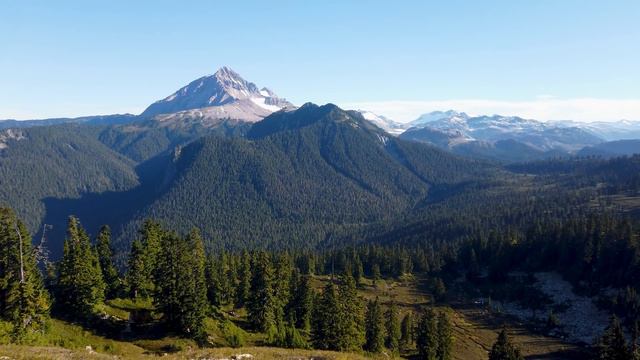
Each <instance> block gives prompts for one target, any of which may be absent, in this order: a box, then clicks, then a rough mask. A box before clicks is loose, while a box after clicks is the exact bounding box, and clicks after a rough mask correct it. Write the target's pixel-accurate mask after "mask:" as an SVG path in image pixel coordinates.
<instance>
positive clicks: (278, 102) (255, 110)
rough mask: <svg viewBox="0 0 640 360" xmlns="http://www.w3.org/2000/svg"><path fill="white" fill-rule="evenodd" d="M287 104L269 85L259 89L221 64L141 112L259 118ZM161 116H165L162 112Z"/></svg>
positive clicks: (147, 113) (146, 113) (151, 115)
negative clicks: (194, 113) (212, 72)
mask: <svg viewBox="0 0 640 360" xmlns="http://www.w3.org/2000/svg"><path fill="white" fill-rule="evenodd" d="M288 107H293V105H292V104H291V103H289V102H288V101H287V100H285V99H282V98H279V97H278V96H277V95H276V94H275V93H274V92H273V91H271V90H269V89H268V88H262V89H259V88H258V86H256V84H254V83H252V82H249V81H247V80H245V79H244V78H242V77H241V76H240V75H239V74H238V73H236V72H235V71H233V70H232V69H231V68H229V67H226V66H224V67H222V68H220V69H219V70H218V71H216V72H215V73H214V74H213V75H207V76H203V77H201V78H199V79H196V80H194V81H192V82H190V83H189V84H188V85H186V86H184V87H182V88H180V89H179V90H178V91H176V92H174V93H173V94H171V95H169V96H167V97H166V98H164V99H162V100H159V101H156V102H155V103H153V104H151V105H150V106H149V107H148V108H147V109H146V110H145V111H144V112H143V113H142V115H143V116H149V117H154V116H158V115H160V114H175V113H180V112H185V111H187V112H190V113H192V112H193V111H195V110H198V111H197V112H198V114H201V115H202V116H203V117H205V118H231V119H237V120H243V121H258V120H260V119H262V118H264V117H265V116H267V115H269V114H271V113H273V112H275V111H279V110H281V109H283V108H288ZM162 118H163V119H165V118H167V116H166V115H163V116H162Z"/></svg>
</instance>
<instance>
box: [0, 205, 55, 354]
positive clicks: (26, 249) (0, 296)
mask: <svg viewBox="0 0 640 360" xmlns="http://www.w3.org/2000/svg"><path fill="white" fill-rule="evenodd" d="M49 307H50V298H49V293H48V292H47V291H46V290H45V288H44V283H43V280H42V276H41V274H40V272H39V270H38V268H37V261H36V258H35V255H34V252H33V250H32V247H31V235H30V234H29V232H28V231H27V228H26V226H25V225H24V223H22V221H20V220H18V219H17V217H16V216H15V214H14V213H13V211H12V210H10V209H7V208H0V317H2V318H3V319H5V320H8V321H10V322H11V323H12V324H13V331H12V337H13V340H15V341H20V340H21V339H22V338H23V336H24V335H26V334H27V333H28V332H41V331H44V328H45V322H46V320H47V319H48V317H49Z"/></svg>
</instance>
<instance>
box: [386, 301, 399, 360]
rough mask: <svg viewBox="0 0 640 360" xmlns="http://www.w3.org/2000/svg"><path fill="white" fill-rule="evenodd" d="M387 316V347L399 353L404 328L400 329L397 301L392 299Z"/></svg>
mask: <svg viewBox="0 0 640 360" xmlns="http://www.w3.org/2000/svg"><path fill="white" fill-rule="evenodd" d="M385 317H386V320H387V321H386V324H385V325H386V329H387V338H386V345H387V348H389V350H391V351H392V352H394V353H398V352H399V351H400V337H401V336H402V330H401V329H400V319H399V315H398V308H397V307H396V303H395V301H392V302H391V305H389V308H388V309H387V313H386V316H385Z"/></svg>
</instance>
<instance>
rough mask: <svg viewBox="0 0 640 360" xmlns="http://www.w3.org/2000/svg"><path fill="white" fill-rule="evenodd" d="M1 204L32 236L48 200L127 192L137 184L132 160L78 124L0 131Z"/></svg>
mask: <svg viewBox="0 0 640 360" xmlns="http://www.w3.org/2000/svg"><path fill="white" fill-rule="evenodd" d="M0 145H2V146H0V184H2V186H0V203H2V204H3V205H5V206H11V207H13V208H15V209H16V210H17V211H18V213H19V215H20V216H22V217H24V218H25V219H27V220H26V222H27V224H28V227H29V229H30V230H31V231H35V230H36V228H37V226H38V225H39V224H40V222H41V221H42V219H43V218H44V216H45V212H46V208H45V204H44V201H45V200H46V199H61V198H79V197H81V196H83V195H84V194H87V193H102V192H105V191H125V190H127V189H131V188H133V187H135V186H136V185H138V177H137V175H136V173H135V171H134V169H133V164H134V163H133V161H131V160H129V159H128V158H126V157H124V156H122V155H120V154H118V153H117V152H115V151H113V150H111V149H110V148H109V147H107V146H105V145H104V144H102V143H101V142H100V141H98V140H97V139H95V138H94V137H92V136H90V135H89V134H87V133H86V132H85V131H84V130H83V128H82V126H79V125H70V124H68V125H56V126H46V127H33V128H26V129H15V130H3V131H0Z"/></svg>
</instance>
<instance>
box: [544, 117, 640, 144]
mask: <svg viewBox="0 0 640 360" xmlns="http://www.w3.org/2000/svg"><path fill="white" fill-rule="evenodd" d="M555 124H556V125H558V126H561V127H578V128H580V129H584V130H586V131H589V132H591V133H593V134H595V135H596V136H599V137H601V138H603V139H605V140H607V141H615V140H631V139H640V121H630V120H620V121H600V122H591V123H583V122H576V121H557V122H555Z"/></svg>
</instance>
